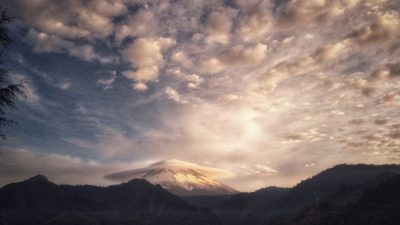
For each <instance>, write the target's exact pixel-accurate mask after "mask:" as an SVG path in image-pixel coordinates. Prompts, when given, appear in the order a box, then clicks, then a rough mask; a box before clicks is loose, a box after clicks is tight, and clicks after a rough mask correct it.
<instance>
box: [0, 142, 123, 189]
mask: <svg viewBox="0 0 400 225" xmlns="http://www.w3.org/2000/svg"><path fill="white" fill-rule="evenodd" d="M0 156H1V157H0V165H1V170H0V184H1V185H4V184H7V183H10V182H15V181H17V180H23V179H27V178H29V177H32V176H34V175H37V174H43V175H45V176H47V177H48V178H49V179H50V180H52V181H55V182H57V183H62V184H64V183H69V184H97V185H106V184H110V182H107V181H106V180H103V179H102V174H104V173H107V171H112V170H114V169H117V168H120V167H119V166H115V165H104V164H102V163H100V162H96V161H93V160H86V161H85V160H82V159H80V158H77V157H71V156H67V155H60V154H54V153H52V154H45V153H39V152H33V151H30V150H26V149H12V150H11V149H8V150H5V149H3V150H1V151H0Z"/></svg>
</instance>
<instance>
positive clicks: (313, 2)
mask: <svg viewBox="0 0 400 225" xmlns="http://www.w3.org/2000/svg"><path fill="white" fill-rule="evenodd" d="M357 3H358V0H354V1H340V2H339V1H337V2H335V1H327V0H295V1H293V0H292V1H287V2H285V3H283V4H281V5H280V6H279V7H278V9H277V23H278V24H280V25H282V26H310V25H314V24H315V23H321V22H324V21H326V20H327V19H329V18H330V17H333V16H336V15H340V14H342V12H343V11H344V10H347V9H352V8H353V7H354V6H356V5H357Z"/></svg>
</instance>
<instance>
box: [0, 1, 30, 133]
mask: <svg viewBox="0 0 400 225" xmlns="http://www.w3.org/2000/svg"><path fill="white" fill-rule="evenodd" d="M12 19H13V18H12V17H9V16H7V14H6V9H2V8H0V139H3V140H4V139H5V138H6V135H5V134H4V133H3V132H2V130H1V128H2V127H5V126H10V125H13V124H15V123H16V122H15V121H13V120H11V119H8V118H7V117H6V115H5V114H6V112H5V111H6V108H16V106H15V100H16V99H17V97H18V96H23V97H25V83H26V82H25V81H20V82H19V83H12V82H10V79H9V78H10V77H9V70H8V69H7V68H6V66H5V57H6V49H7V46H8V45H9V44H10V42H11V38H10V36H9V34H8V28H7V27H6V24H7V23H9V22H11V21H12Z"/></svg>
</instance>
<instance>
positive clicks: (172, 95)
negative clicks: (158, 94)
mask: <svg viewBox="0 0 400 225" xmlns="http://www.w3.org/2000/svg"><path fill="white" fill-rule="evenodd" d="M165 94H166V95H167V98H168V99H171V100H173V101H174V102H176V103H180V104H187V103H188V101H187V100H185V99H183V98H182V96H181V95H180V94H179V93H178V92H177V91H176V90H175V89H173V88H171V87H167V88H165Z"/></svg>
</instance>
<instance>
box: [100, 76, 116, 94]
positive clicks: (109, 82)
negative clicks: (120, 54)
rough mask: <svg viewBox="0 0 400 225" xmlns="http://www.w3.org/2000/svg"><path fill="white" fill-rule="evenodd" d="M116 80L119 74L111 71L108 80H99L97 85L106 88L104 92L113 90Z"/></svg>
mask: <svg viewBox="0 0 400 225" xmlns="http://www.w3.org/2000/svg"><path fill="white" fill-rule="evenodd" d="M116 78H117V72H116V71H110V76H109V77H108V78H103V79H98V80H97V84H98V85H101V86H102V87H103V88H104V90H108V89H110V88H112V85H113V83H114V81H115V79H116Z"/></svg>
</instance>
